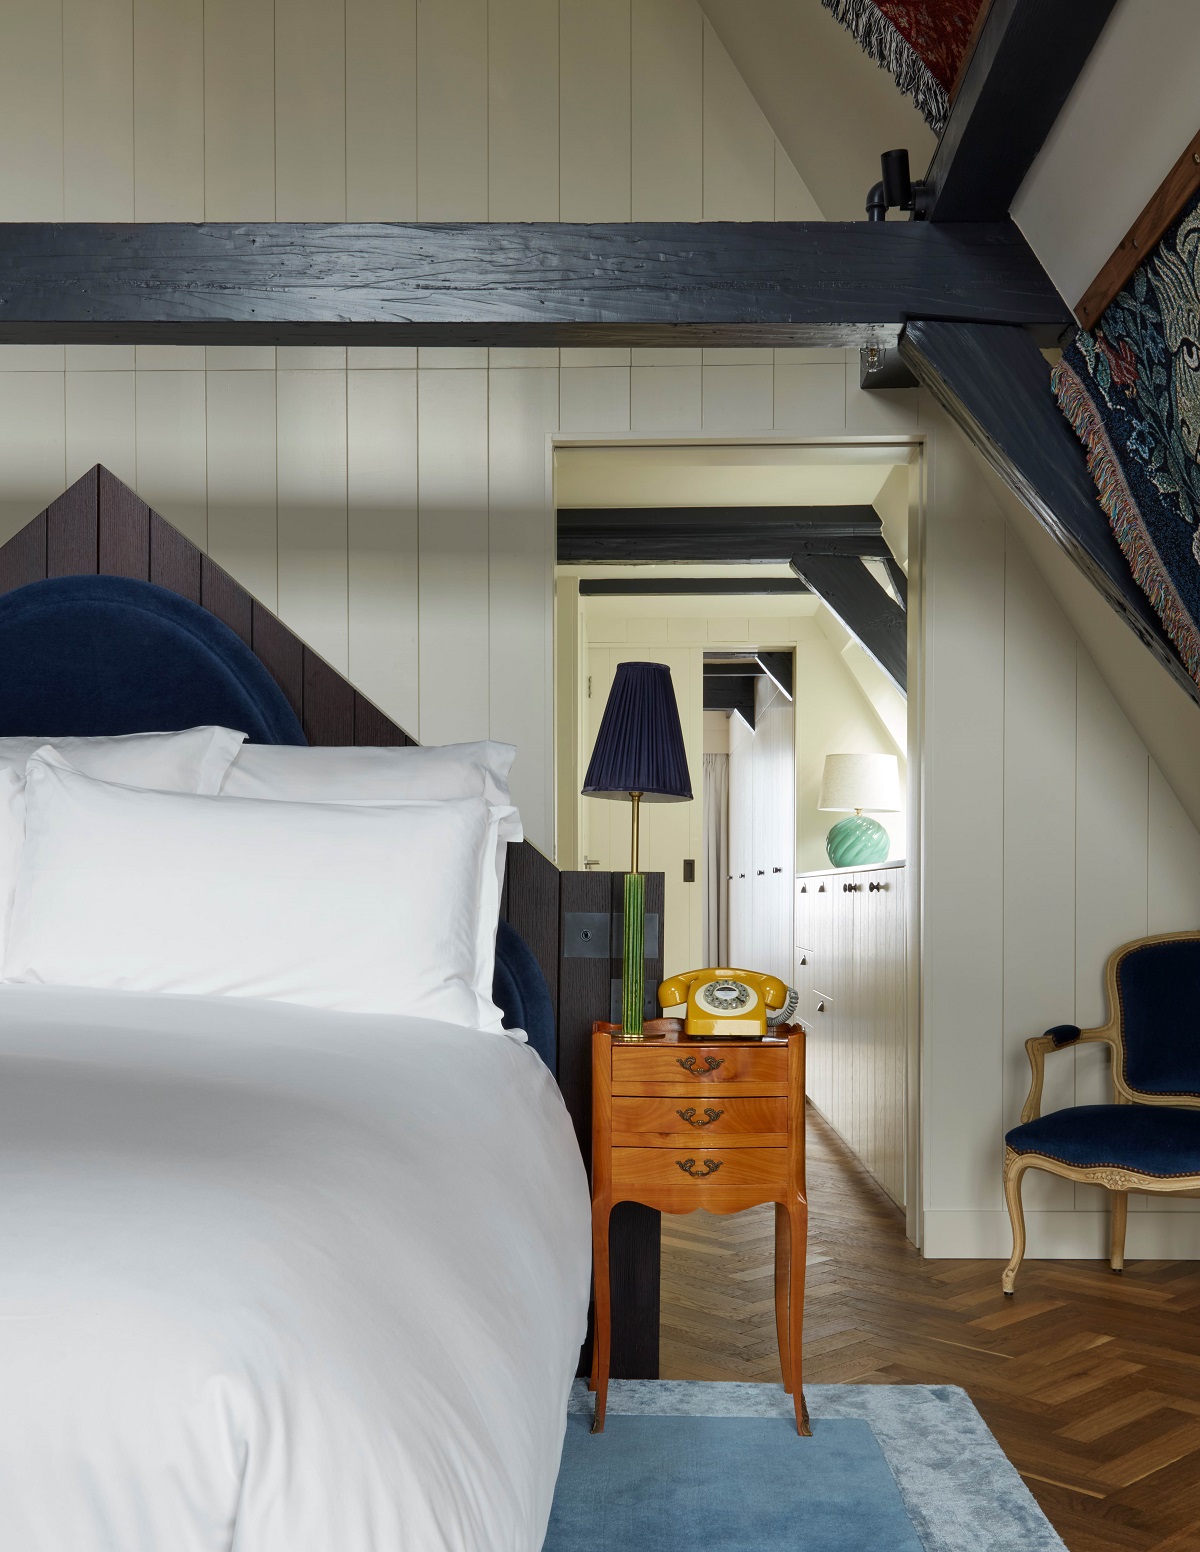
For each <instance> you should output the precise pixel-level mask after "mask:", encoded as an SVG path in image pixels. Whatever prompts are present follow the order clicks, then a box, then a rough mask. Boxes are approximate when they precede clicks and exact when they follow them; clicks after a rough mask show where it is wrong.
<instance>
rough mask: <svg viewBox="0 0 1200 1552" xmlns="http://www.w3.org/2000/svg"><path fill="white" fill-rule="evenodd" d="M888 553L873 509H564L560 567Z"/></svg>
mask: <svg viewBox="0 0 1200 1552" xmlns="http://www.w3.org/2000/svg"><path fill="white" fill-rule="evenodd" d="M801 551H804V552H806V553H810V554H816V555H830V554H836V555H876V556H879V557H880V558H884V557H886V556H887V555H888V554H889V551H888V547H887V541H886V540H885V539H884V537H883V525H882V524H881V523H880V520H879V516H878V514H877V512H876V511H875V508H874V507H869V506H827V507H816V506H812V507H563V508H560V509H559V513H558V560H559V564H560V565H585V564H621V563H624V562H630V561H633V562H651V561H659V562H670V561H679V562H685V561H694V562H703V561H727V562H729V563H731V564H735V563H737V562H742V561H773V562H776V563H778V564H782V565H787V563H788V562H789V561H790V560H791V558H792V556H793V555H796V554H798V553H799V552H801Z"/></svg>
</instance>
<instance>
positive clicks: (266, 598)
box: [164, 350, 279, 610]
mask: <svg viewBox="0 0 1200 1552" xmlns="http://www.w3.org/2000/svg"><path fill="white" fill-rule="evenodd" d="M211 355H212V351H211V350H210V351H209V356H210V357H211ZM271 357H272V360H273V359H274V351H272V352H271ZM206 381H207V390H206V400H207V420H206V430H207V439H206V440H207V458H208V465H207V479H208V552H209V554H210V555H211V556H212V558H213V560H215V561H216V562H217V564H218V565H219V566H222V567H224V569H225V570H226V571H228V572H229V574H230V576H232V577H233V578H234V579H235V580H236V581H238V582H240V583H241V584H242V586H243V587H245V588H247V589H248V590H249V591H250V592H251V593H253V594H254V596H255V597H256V598H258V599H260V600H261V601H262V602H263V603H264V604H266V606H267V608H268V609H271V610H277V609H278V606H279V528H278V519H277V515H276V422H277V414H276V404H275V398H276V373H275V371H274V368H273V367H272V369H271V370H270V371H212V370H210V371H209V372H208V373H207V374H206ZM164 515H165V516H170V512H169V510H166V509H164Z"/></svg>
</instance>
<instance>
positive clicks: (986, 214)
mask: <svg viewBox="0 0 1200 1552" xmlns="http://www.w3.org/2000/svg"><path fill="white" fill-rule="evenodd" d="M1115 4H1116V0H991V9H990V10H989V11H988V14H987V18H986V20H985V21H984V23H983V26H982V27H981V28H980V30H979V36H978V38H977V39H976V43H975V48H974V51H973V52H972V54H971V58H970V61H969V63H968V65H967V68H966V70H965V72H964V73H963V78H962V81H961V83H960V85H959V89H958V93H957V95H956V96H955V99H954V105H953V107H952V108H951V110H950V117H949V118H948V119H947V121H946V127H945V129H944V130H943V131H942V136H941V139H940V140H939V141H938V145H937V150H936V151H935V152H934V154H933V161H932V162H931V163H930V164H929V171H928V172H927V173H926V175H925V189H924V192H923V193H922V194H920V195H919V198H918V204H917V212H918V216H925V217H927V218H928V219H929V220H930V221H999V220H1001V219H1002V218H1003V217H1004V216H1005V215H1006V214H1007V213H1008V211H1009V210H1010V209H1011V207H1012V202H1013V199H1014V198H1015V197H1016V193H1017V190H1018V189H1019V188H1020V186H1021V184H1022V182H1023V181H1024V178H1025V174H1026V173H1027V172H1028V171H1029V169H1030V167H1031V166H1032V165H1033V160H1034V157H1036V156H1037V154H1038V152H1039V151H1040V150H1041V148H1042V144H1043V142H1044V141H1045V139H1046V136H1047V135H1048V134H1049V133H1050V129H1051V126H1052V125H1053V123H1054V121H1055V119H1056V118H1057V117H1058V115H1059V113H1060V112H1061V110H1062V106H1063V104H1064V103H1065V102H1066V100H1067V94H1068V93H1069V92H1070V90H1071V87H1072V86H1073V85H1074V84H1075V80H1076V77H1077V76H1078V75H1079V72H1080V71H1081V70H1082V69H1083V66H1084V62H1085V61H1086V60H1087V57H1088V55H1089V54H1090V53H1091V51H1092V48H1093V46H1094V45H1095V42H1096V39H1097V38H1098V37H1099V36H1100V34H1101V32H1102V31H1103V30H1104V24H1105V22H1106V21H1107V20H1108V17H1109V13H1110V12H1111V11H1112V9H1113V6H1114V5H1115Z"/></svg>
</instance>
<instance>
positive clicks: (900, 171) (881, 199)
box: [867, 149, 925, 221]
mask: <svg viewBox="0 0 1200 1552" xmlns="http://www.w3.org/2000/svg"><path fill="white" fill-rule="evenodd" d="M879 166H880V170H881V172H882V173H883V177H882V178H881V179H880V180H879V182H878V183H873V184H872V185H871V188H870V191H869V192H868V194H867V220H868V221H886V220H887V213H888V211H889V210H913V211H915V210H916V208H917V196H918V195H919V194H920V192H921V190H922V189H923V188H924V187H925V185H924V184H923V183H922V182H921V180H920V179H919V178H918V180H917V181H916V183H914V182H913V180H912V177H911V175H910V173H909V167H908V152H907V151H905V150H903V149H901V150H899V151H885V152H884V153H883V155H882V156H881V157H880V158H879ZM915 219H917V220H920V219H921V218H920V216H919V215H918V216H916V218H915Z"/></svg>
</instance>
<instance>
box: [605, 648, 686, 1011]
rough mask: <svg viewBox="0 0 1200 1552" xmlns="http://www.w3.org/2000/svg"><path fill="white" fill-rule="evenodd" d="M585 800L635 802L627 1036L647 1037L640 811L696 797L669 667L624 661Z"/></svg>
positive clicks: (624, 997)
mask: <svg viewBox="0 0 1200 1552" xmlns="http://www.w3.org/2000/svg"><path fill="white" fill-rule="evenodd" d="M583 795H584V797H588V798H628V799H629V800H630V802H631V803H632V805H633V844H632V846H631V848H630V864H629V872H628V873H626V875H625V944H624V959H623V964H622V975H621V1031H622V1036H623V1038H624V1039H626V1040H640V1039H641V1037H642V1004H643V1001H644V998H645V987H646V965H645V957H644V944H645V931H646V879H645V875H644V874H642V873H639V872H638V810H639V807H640V805H641V804H642V803H643V802H645V803H688V802H690V801H691V797H692V782H691V778H690V776H689V775H688V763H687V753H686V751H685V750H684V747H683V729H682V728H681V727H680V725H679V707H678V705H677V704H676V701H675V687H674V685H673V684H672V683H671V670H670V669H669V668H668V667H667V665H666V664H665V663H618V664H617V672H616V677H615V678H614V679H613V683H612V689H611V690H610V691H609V692H608V704H607V705H606V706H605V708H604V716H603V718H602V720H601V723H600V731H599V733H597V735H596V746H595V748H594V749H593V750H592V759H591V763H590V764H589V766H588V768H587V775H586V776H585V777H584V780H583Z"/></svg>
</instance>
